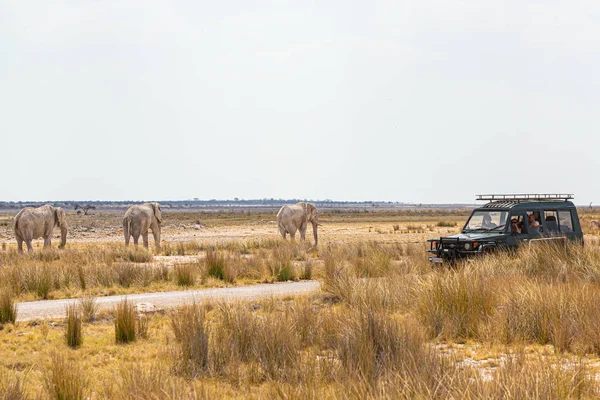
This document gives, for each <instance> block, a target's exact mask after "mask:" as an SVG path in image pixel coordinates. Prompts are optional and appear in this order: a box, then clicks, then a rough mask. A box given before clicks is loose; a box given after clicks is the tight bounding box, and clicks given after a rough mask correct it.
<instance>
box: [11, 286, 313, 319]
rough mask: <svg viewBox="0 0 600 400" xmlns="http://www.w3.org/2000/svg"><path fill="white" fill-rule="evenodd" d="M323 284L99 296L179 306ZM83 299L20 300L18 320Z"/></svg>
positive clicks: (103, 301)
mask: <svg viewBox="0 0 600 400" xmlns="http://www.w3.org/2000/svg"><path fill="white" fill-rule="evenodd" d="M320 287H321V285H320V283H319V282H317V281H300V282H281V283H264V284H257V285H248V286H238V287H231V288H217V289H202V290H186V291H177V292H159V293H142V294H128V295H118V296H106V297H97V298H96V302H97V304H98V306H99V308H100V309H103V308H108V307H112V306H114V305H115V304H117V303H118V302H120V301H121V300H123V299H124V298H127V299H128V300H130V301H131V302H133V303H135V304H137V303H150V304H152V305H154V306H156V307H158V308H168V307H177V306H181V305H185V304H190V303H192V302H194V301H195V302H197V303H201V302H206V301H241V300H254V299H260V298H265V297H267V298H268V297H282V296H300V295H304V294H310V293H312V292H315V291H317V290H319V288H320ZM78 300H79V299H64V300H41V301H30V302H22V303H17V308H18V314H17V321H28V320H33V319H45V318H64V316H65V307H66V306H67V305H68V304H69V303H72V302H75V301H78Z"/></svg>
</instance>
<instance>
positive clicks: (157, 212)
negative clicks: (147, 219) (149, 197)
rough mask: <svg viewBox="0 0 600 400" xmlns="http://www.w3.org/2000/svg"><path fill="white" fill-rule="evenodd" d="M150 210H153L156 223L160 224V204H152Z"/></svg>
mask: <svg viewBox="0 0 600 400" xmlns="http://www.w3.org/2000/svg"><path fill="white" fill-rule="evenodd" d="M152 208H153V209H154V216H155V217H156V219H157V220H158V222H162V221H163V220H162V213H161V212H160V204H158V203H152Z"/></svg>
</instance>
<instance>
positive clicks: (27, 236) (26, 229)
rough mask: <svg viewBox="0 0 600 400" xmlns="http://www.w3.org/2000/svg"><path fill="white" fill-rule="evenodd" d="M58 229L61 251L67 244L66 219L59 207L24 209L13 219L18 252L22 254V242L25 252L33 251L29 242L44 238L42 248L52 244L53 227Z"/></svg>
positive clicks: (48, 206) (46, 206) (45, 206)
mask: <svg viewBox="0 0 600 400" xmlns="http://www.w3.org/2000/svg"><path fill="white" fill-rule="evenodd" d="M55 226H58V227H60V245H59V246H58V248H59V249H62V248H63V247H65V245H66V244H67V233H68V230H69V228H68V226H67V219H66V216H65V211H64V210H63V209H62V208H60V207H52V206H51V205H49V204H46V205H44V206H41V207H37V208H34V207H25V208H24V209H22V210H21V211H19V213H18V214H17V216H16V217H15V221H14V224H13V229H14V231H15V238H16V239H17V245H18V246H19V252H23V242H25V244H26V245H27V251H30V252H31V251H33V247H32V246H31V241H32V240H34V239H39V238H44V248H46V247H50V245H51V244H52V232H53V231H54V227H55Z"/></svg>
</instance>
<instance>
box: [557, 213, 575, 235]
mask: <svg viewBox="0 0 600 400" xmlns="http://www.w3.org/2000/svg"><path fill="white" fill-rule="evenodd" d="M558 223H559V224H560V226H559V228H560V231H561V232H573V217H572V216H571V211H570V210H559V211H558Z"/></svg>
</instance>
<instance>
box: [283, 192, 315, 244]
mask: <svg viewBox="0 0 600 400" xmlns="http://www.w3.org/2000/svg"><path fill="white" fill-rule="evenodd" d="M309 222H310V223H311V224H312V228H313V235H314V237H315V246H316V245H317V243H318V242H319V237H318V234H317V226H318V225H319V217H318V215H317V207H315V205H314V204H312V203H305V202H300V203H297V204H286V205H285V206H283V207H281V209H280V210H279V212H278V213H277V226H278V227H279V233H281V236H282V237H283V238H284V239H285V237H286V234H288V233H289V234H290V238H291V239H292V240H294V237H295V236H296V231H300V238H301V239H302V240H304V239H305V236H306V227H307V225H308V223H309Z"/></svg>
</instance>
